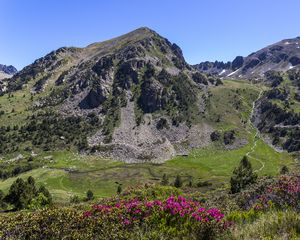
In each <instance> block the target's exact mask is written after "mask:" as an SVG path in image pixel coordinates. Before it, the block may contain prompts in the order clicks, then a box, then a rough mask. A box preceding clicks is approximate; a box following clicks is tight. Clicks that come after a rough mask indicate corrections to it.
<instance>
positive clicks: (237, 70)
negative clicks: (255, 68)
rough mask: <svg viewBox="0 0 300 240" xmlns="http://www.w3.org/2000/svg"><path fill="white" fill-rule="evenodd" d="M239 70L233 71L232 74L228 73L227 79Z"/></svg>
mask: <svg viewBox="0 0 300 240" xmlns="http://www.w3.org/2000/svg"><path fill="white" fill-rule="evenodd" d="M238 70H239V69H237V70H235V71H234V72H232V73H229V74H228V75H227V77H230V76H232V75H233V74H235V73H236V72H237V71H238Z"/></svg>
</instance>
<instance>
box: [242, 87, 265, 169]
mask: <svg viewBox="0 0 300 240" xmlns="http://www.w3.org/2000/svg"><path fill="white" fill-rule="evenodd" d="M262 94H263V90H260V92H259V95H258V97H257V99H256V100H255V101H254V102H253V103H252V109H251V113H250V117H249V119H248V124H249V126H250V127H251V128H253V129H255V131H256V133H255V136H254V144H253V146H252V147H251V149H250V151H249V152H247V153H246V156H247V157H248V158H251V159H253V160H255V161H257V162H259V163H260V164H261V167H260V168H259V169H256V170H254V172H260V171H261V170H263V169H264V167H265V163H264V162H263V161H262V160H260V159H258V158H255V157H252V156H251V154H252V153H253V152H254V151H255V148H256V146H257V142H258V140H259V139H260V136H259V130H258V129H257V128H256V127H255V126H254V125H253V124H252V122H251V118H252V116H253V114H254V110H255V104H256V102H257V101H258V100H259V99H260V97H261V96H262ZM247 131H248V132H249V133H251V132H250V130H249V129H248V130H247Z"/></svg>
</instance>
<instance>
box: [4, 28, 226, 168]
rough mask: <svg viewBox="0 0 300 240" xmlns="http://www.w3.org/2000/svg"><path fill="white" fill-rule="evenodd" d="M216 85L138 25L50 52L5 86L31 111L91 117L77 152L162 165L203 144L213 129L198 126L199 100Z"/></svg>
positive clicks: (172, 46)
mask: <svg viewBox="0 0 300 240" xmlns="http://www.w3.org/2000/svg"><path fill="white" fill-rule="evenodd" d="M29 83H30V84H29ZM217 84H221V81H220V80H219V79H218V78H216V77H213V76H208V75H206V74H202V73H200V72H198V71H197V70H195V69H193V68H192V67H191V66H190V65H189V64H187V63H186V61H185V59H184V57H183V54H182V51H181V49H180V48H179V47H178V46H177V45H176V44H172V43H170V42H169V41H168V40H167V39H165V38H163V37H161V36H160V35H158V34H157V33H156V32H154V31H152V30H150V29H148V28H139V29H137V30H135V31H133V32H130V33H128V34H125V35H123V36H120V37H117V38H114V39H112V40H109V41H105V42H100V43H95V44H91V45H89V46H87V47H85V48H65V47H64V48H60V49H58V50H56V51H53V52H51V53H49V54H48V55H46V56H45V57H43V58H40V59H38V60H36V61H35V62H34V63H33V64H31V65H29V66H27V67H25V68H24V69H23V70H22V71H20V72H18V73H17V74H15V75H14V76H13V77H12V78H11V79H10V81H9V82H8V86H7V90H6V91H7V92H13V91H18V90H20V89H23V90H26V89H27V90H28V91H30V92H31V94H33V95H35V98H36V99H37V100H36V101H35V103H34V104H33V106H32V107H33V108H35V110H37V111H38V110H44V109H45V110H46V109H48V110H49V109H51V110H52V111H53V109H56V111H57V112H56V113H58V114H59V115H60V116H61V118H68V119H69V118H70V117H73V116H76V117H81V118H83V119H88V120H87V121H90V122H91V119H97V121H95V122H96V123H97V129H96V130H95V129H94V130H95V131H94V130H93V131H89V132H88V133H87V135H88V137H87V146H85V147H84V148H83V149H84V151H88V152H89V151H91V152H94V153H97V154H100V155H103V156H110V157H113V158H117V159H120V160H123V161H127V162H141V161H143V162H145V161H151V162H163V161H165V160H167V159H170V158H171V157H173V156H174V155H176V154H180V153H182V152H184V151H188V149H190V148H192V147H201V146H205V145H207V144H208V143H209V141H210V134H211V132H212V131H213V129H212V128H211V127H210V126H208V125H205V124H204V125H203V124H202V123H201V119H202V114H203V109H205V104H206V103H205V102H204V101H203V100H202V99H201V97H202V95H203V94H204V93H206V92H207V91H208V89H209V88H210V87H214V86H215V85H217ZM29 86H30V87H29ZM41 93H43V94H41ZM93 121H94V120H93ZM87 131H88V130H87ZM183 143H184V144H183ZM183 145H184V146H183Z"/></svg>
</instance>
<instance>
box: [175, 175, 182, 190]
mask: <svg viewBox="0 0 300 240" xmlns="http://www.w3.org/2000/svg"><path fill="white" fill-rule="evenodd" d="M174 186H175V187H177V188H180V187H182V180H181V177H180V176H179V175H177V176H176V178H175V181H174Z"/></svg>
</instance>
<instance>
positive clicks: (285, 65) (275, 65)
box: [194, 37, 300, 81]
mask: <svg viewBox="0 0 300 240" xmlns="http://www.w3.org/2000/svg"><path fill="white" fill-rule="evenodd" d="M299 66H300V37H297V38H292V39H285V40H282V41H280V42H277V43H274V44H272V45H270V46H267V47H265V48H263V49H261V50H259V51H257V52H254V53H251V54H250V55H248V56H247V57H242V56H238V57H236V58H235V59H234V60H233V61H232V62H227V63H223V62H219V61H216V62H203V63H200V64H197V65H195V66H194V67H195V68H196V69H198V70H200V71H202V72H206V73H211V74H216V75H219V76H221V77H230V78H236V79H242V78H247V79H252V80H257V81H260V79H261V78H264V75H265V73H266V72H268V71H270V70H276V71H283V72H286V71H287V70H290V69H292V68H299Z"/></svg>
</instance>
